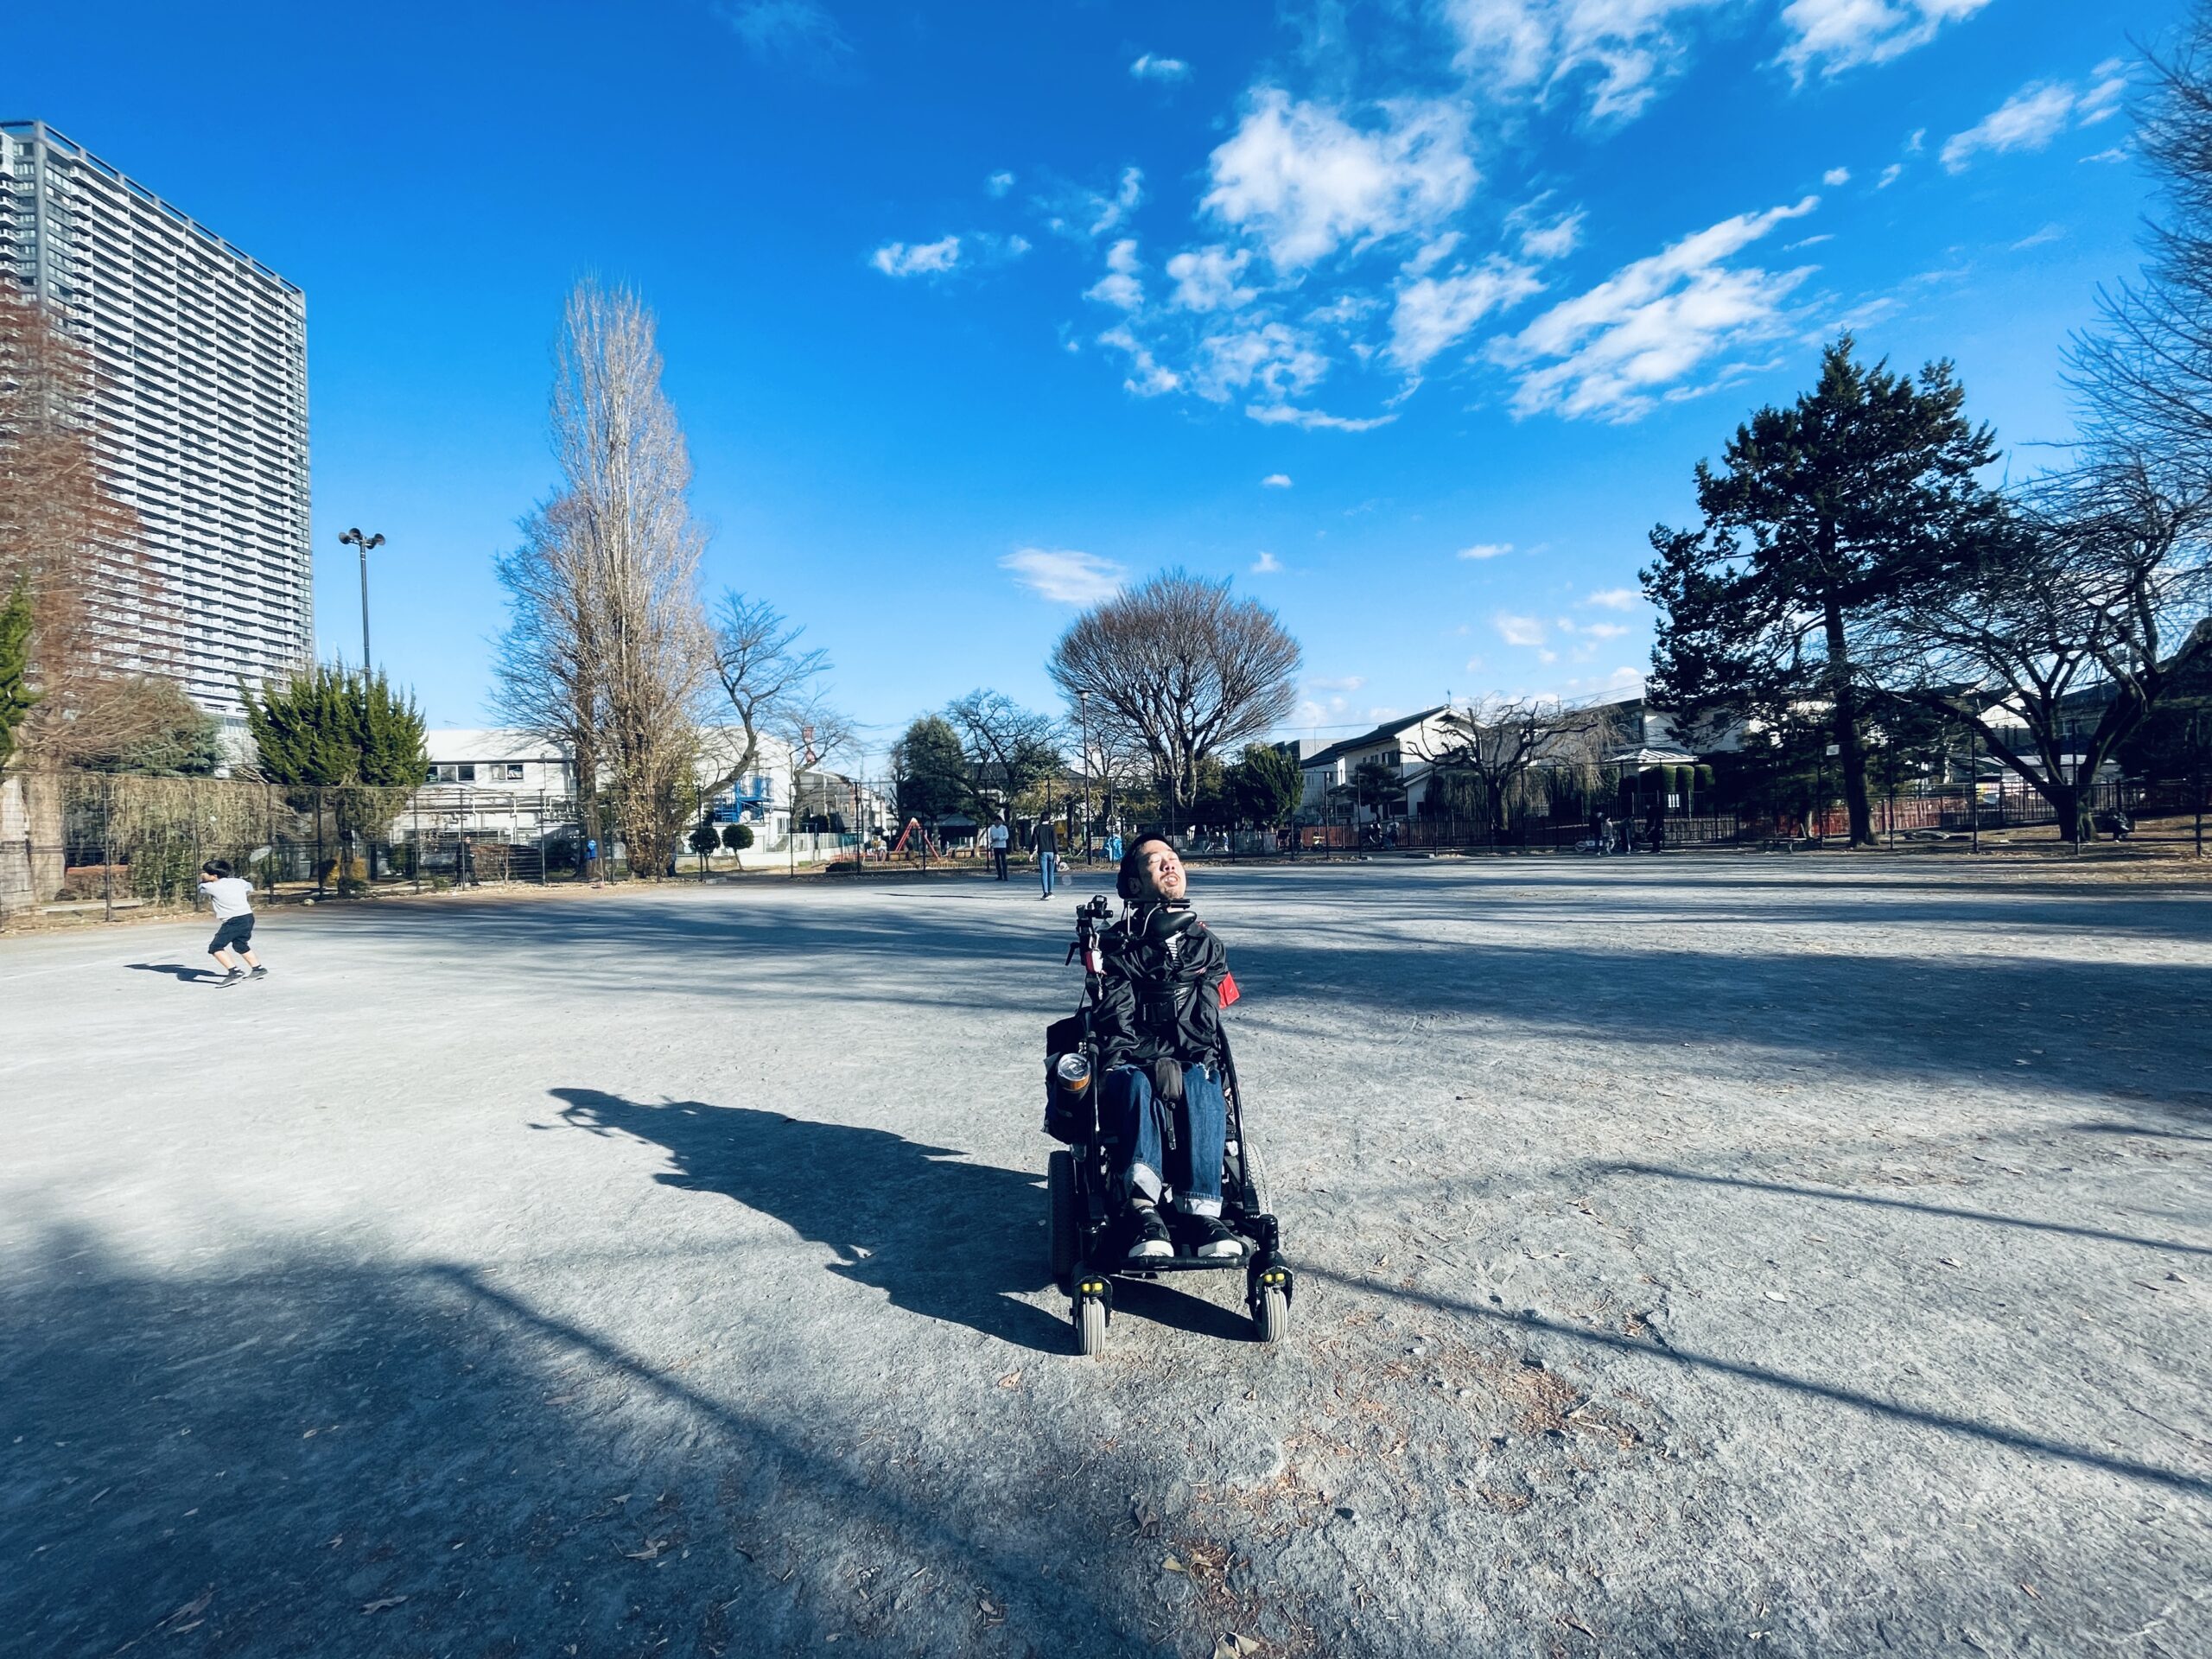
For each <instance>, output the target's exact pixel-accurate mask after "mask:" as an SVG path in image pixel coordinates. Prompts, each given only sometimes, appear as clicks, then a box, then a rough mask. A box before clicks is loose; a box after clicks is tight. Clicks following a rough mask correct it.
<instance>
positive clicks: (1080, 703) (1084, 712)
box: [1075, 691, 1090, 864]
mask: <svg viewBox="0 0 2212 1659" xmlns="http://www.w3.org/2000/svg"><path fill="white" fill-rule="evenodd" d="M1075 703H1076V709H1077V711H1078V713H1077V718H1079V719H1080V720H1081V721H1082V722H1083V861H1084V863H1085V864H1088V863H1090V692H1088V691H1077V693H1076V694H1075Z"/></svg>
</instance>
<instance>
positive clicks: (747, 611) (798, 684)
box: [714, 589, 830, 789]
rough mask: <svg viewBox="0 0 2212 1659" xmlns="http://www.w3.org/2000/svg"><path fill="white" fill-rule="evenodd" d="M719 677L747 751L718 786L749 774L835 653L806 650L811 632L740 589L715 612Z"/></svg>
mask: <svg viewBox="0 0 2212 1659" xmlns="http://www.w3.org/2000/svg"><path fill="white" fill-rule="evenodd" d="M714 627H715V676H716V677H717V678H719V679H720V680H721V684H722V691H723V693H724V695H725V696H728V698H729V703H730V707H731V709H733V710H734V711H735V713H736V715H737V721H738V727H739V729H740V730H741V731H742V732H743V733H744V734H745V736H744V747H743V748H742V749H741V750H740V751H739V753H737V754H736V755H734V756H733V757H731V759H730V761H729V764H728V766H725V767H723V768H722V769H721V770H722V772H723V776H722V777H721V779H720V780H719V781H718V782H717V783H716V784H715V788H717V789H719V788H721V785H724V784H727V783H729V782H730V781H731V780H733V779H739V778H744V777H747V776H749V775H750V774H751V773H752V772H753V770H754V768H755V766H757V765H758V764H759V761H760V735H761V734H762V733H763V732H765V731H768V730H770V729H771V728H772V727H773V726H774V725H775V723H776V721H777V719H778V716H779V715H780V713H781V712H782V711H783V709H785V707H786V705H789V704H792V703H799V704H804V703H805V702H808V700H809V698H810V692H811V688H812V687H813V685H814V683H815V682H816V681H817V680H818V679H820V678H821V677H822V676H823V674H824V673H825V672H827V671H828V670H829V665H830V664H829V653H828V652H823V651H801V650H799V649H798V641H799V636H800V635H802V634H803V633H804V632H806V630H805V629H804V627H802V626H798V624H796V623H792V622H788V621H786V620H785V619H784V615H783V613H781V612H780V611H779V610H777V609H776V607H774V606H772V605H771V604H769V603H768V601H766V600H765V599H747V598H746V596H745V595H744V594H741V593H738V592H736V591H734V589H733V590H731V591H729V592H726V593H724V594H722V602H721V608H720V609H719V610H717V611H716V612H715V622H714Z"/></svg>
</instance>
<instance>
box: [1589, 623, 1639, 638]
mask: <svg viewBox="0 0 2212 1659" xmlns="http://www.w3.org/2000/svg"><path fill="white" fill-rule="evenodd" d="M1582 632H1584V633H1586V634H1587V635H1588V636H1589V637H1590V638H1591V639H1619V638H1620V637H1621V636H1622V635H1623V634H1624V633H1626V632H1628V625H1627V624H1626V623H1625V622H1586V623H1584V624H1583V625H1582Z"/></svg>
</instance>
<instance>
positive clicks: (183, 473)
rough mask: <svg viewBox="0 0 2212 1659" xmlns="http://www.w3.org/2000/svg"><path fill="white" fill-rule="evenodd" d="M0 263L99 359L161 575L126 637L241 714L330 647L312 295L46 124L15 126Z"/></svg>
mask: <svg viewBox="0 0 2212 1659" xmlns="http://www.w3.org/2000/svg"><path fill="white" fill-rule="evenodd" d="M0 273H4V274H7V275H11V276H12V277H14V279H15V280H16V282H17V283H20V284H21V285H22V287H23V288H24V289H28V290H29V292H30V293H32V294H34V295H35V296H38V297H39V298H40V299H41V300H42V301H44V302H46V305H47V307H48V310H49V313H50V315H53V316H54V317H55V318H56V319H58V320H59V321H60V323H61V324H62V326H63V327H64V328H65V329H66V331H67V333H68V334H70V335H71V336H73V338H74V339H75V340H78V341H79V343H80V344H81V345H82V346H84V348H85V349H86V352H87V353H89V354H90V356H91V359H92V370H93V386H92V411H91V413H92V424H93V428H94V430H95V432H96V435H97V441H98V444H99V454H100V456H101V459H102V461H103V464H104V467H105V472H106V474H107V482H108V485H109V487H110V488H111V490H112V492H113V493H115V494H116V495H117V496H118V498H120V499H122V500H123V501H124V503H126V504H127V505H129V506H130V508H131V509H132V510H133V511H134V512H137V515H138V518H139V520H140V522H141V524H143V527H144V535H145V550H146V554H147V558H148V563H149V566H150V573H151V575H152V576H153V577H154V579H155V580H154V581H153V582H152V583H151V584H150V585H149V589H148V596H147V598H146V600H145V601H143V603H140V604H138V605H137V606H136V607H135V608H136V609H137V611H138V613H139V616H138V619H137V626H138V628H139V629H140V630H141V632H140V634H139V638H138V639H135V640H128V641H125V642H124V645H126V647H127V648H128V650H129V651H130V655H131V656H133V657H134V658H136V659H137V660H138V661H140V662H143V663H145V664H151V665H156V666H158V667H160V668H161V669H162V670H163V671H167V672H169V673H172V674H174V675H175V676H176V677H178V678H179V679H180V680H181V682H182V683H183V685H184V688H185V690H187V691H188V693H189V694H190V695H191V696H192V699H193V701H194V702H197V703H199V704H200V707H202V708H204V709H207V710H208V711H209V712H210V713H211V714H214V715H218V716H220V717H222V718H224V719H225V720H226V721H228V722H233V723H235V722H237V721H239V720H240V719H242V717H243V715H244V709H243V708H242V706H241V705H240V702H239V699H238V681H239V680H240V678H242V677H243V678H244V679H245V681H246V682H247V683H249V684H253V685H258V684H259V683H261V682H262V681H263V680H264V679H267V678H277V677H283V676H284V675H287V674H289V673H291V672H292V671H294V670H295V669H296V668H298V667H299V666H300V665H302V664H304V663H307V662H309V661H311V660H312V659H313V657H314V650H315V595H314V588H313V586H312V583H311V581H310V574H311V568H310V554H309V549H308V385H307V302H306V299H305V296H302V294H301V292H300V290H299V289H297V288H296V287H295V286H294V285H293V284H292V283H288V282H286V281H285V280H284V279H283V277H279V276H278V275H277V273H276V272H275V271H273V270H270V269H269V268H268V267H267V266H265V265H264V264H262V263H261V262H260V261H259V260H257V259H255V258H253V257H251V256H250V255H248V254H246V253H244V252H241V251H239V250H238V249H237V248H234V247H232V245H230V244H229V243H228V242H226V241H225V240H223V238H221V237H219V236H217V235H216V234H215V233H214V232H213V231H211V230H208V229H207V227H206V226H202V225H200V224H197V223H195V222H194V220H193V219H190V218H188V217H187V216H186V215H185V214H184V213H181V212H180V211H179V210H178V209H176V208H175V207H171V206H170V205H169V204H168V202H166V201H163V200H162V199H161V198H160V197H159V196H156V194H154V193H153V192H152V191H150V190H149V189H147V188H145V187H144V186H143V185H142V184H139V183H137V182H136V181H133V180H131V179H129V178H126V177H125V176H124V175H123V174H121V173H119V172H118V171H117V170H116V169H115V168H112V167H110V166H109V165H108V164H107V163H106V162H103V161H101V160H100V159H99V157H98V156H93V155H92V154H90V153H89V152H88V151H86V149H83V148H82V147H81V146H80V145H78V144H75V143H72V142H70V140H68V139H67V138H65V137H62V136H61V135H60V133H58V132H56V131H54V130H53V129H52V128H50V127H48V126H47V125H46V124H44V123H43V122H40V121H8V122H0Z"/></svg>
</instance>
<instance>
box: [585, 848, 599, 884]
mask: <svg viewBox="0 0 2212 1659" xmlns="http://www.w3.org/2000/svg"><path fill="white" fill-rule="evenodd" d="M584 874H587V875H588V876H589V877H591V884H592V886H594V887H597V886H598V885H599V837H598V836H586V837H585V839H584Z"/></svg>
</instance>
